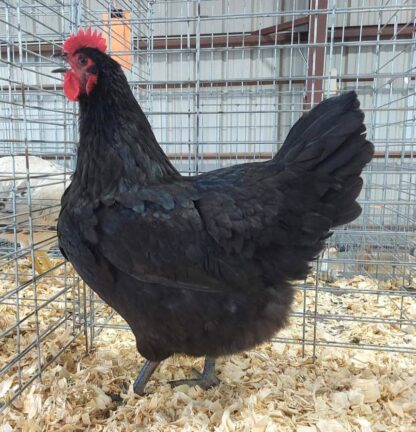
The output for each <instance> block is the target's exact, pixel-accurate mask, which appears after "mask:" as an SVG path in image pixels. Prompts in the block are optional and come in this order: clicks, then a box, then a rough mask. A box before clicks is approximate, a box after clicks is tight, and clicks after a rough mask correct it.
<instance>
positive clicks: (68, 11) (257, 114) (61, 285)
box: [0, 0, 416, 404]
mask: <svg viewBox="0 0 416 432" xmlns="http://www.w3.org/2000/svg"><path fill="white" fill-rule="evenodd" d="M4 4H5V8H4V9H3V10H1V11H0V35H1V37H0V39H1V41H0V45H1V61H0V154H1V155H2V156H4V157H3V159H4V160H5V158H6V157H10V156H12V157H11V158H10V161H11V162H10V165H9V166H10V168H9V169H8V170H7V171H2V172H1V177H0V183H1V184H6V183H8V184H9V186H8V188H5V192H1V193H2V196H1V199H2V201H1V202H0V206H1V208H0V210H1V212H0V217H1V221H0V239H2V240H1V243H0V246H1V250H0V260H1V261H0V271H1V278H0V283H1V290H0V307H1V308H2V309H1V313H2V318H0V324H1V325H0V338H1V340H2V341H5V342H4V343H5V345H4V346H6V349H7V357H6V361H5V362H4V364H2V365H1V369H0V374H1V375H0V376H1V379H4V380H10V389H9V390H8V392H7V393H5V395H4V397H3V400H0V403H2V404H5V403H7V402H10V400H12V399H13V397H15V396H16V395H17V394H18V393H19V392H20V391H21V390H22V389H23V388H24V387H25V386H27V385H28V384H29V383H30V382H31V381H32V380H33V379H35V378H36V377H37V376H39V375H40V373H41V371H42V369H43V368H44V367H46V366H47V365H48V364H49V363H50V362H51V361H52V360H53V359H54V358H56V357H57V356H58V355H59V354H60V353H61V352H62V350H63V349H65V347H66V346H67V345H68V344H69V343H70V342H71V341H72V340H73V339H74V338H75V337H77V336H78V335H79V334H80V333H82V332H83V333H84V334H86V336H87V335H88V337H89V340H90V341H92V340H93V339H94V338H95V337H97V336H98V333H99V331H100V330H101V329H103V328H105V327H117V328H121V329H124V328H127V326H126V325H124V324H122V323H120V320H119V319H117V320H114V319H113V317H114V313H113V312H112V311H111V310H110V309H109V308H108V307H107V306H105V305H104V304H103V303H102V302H101V301H100V300H99V299H98V298H97V297H96V296H95V295H94V294H93V293H91V292H88V293H86V292H85V291H84V289H83V286H82V285H80V282H79V280H78V278H77V276H76V275H74V274H73V273H72V271H71V270H70V269H69V266H67V265H64V264H62V261H59V260H58V261H54V264H55V266H54V267H52V269H51V270H47V269H45V266H43V267H42V264H41V265H40V267H39V268H36V265H37V264H36V263H37V259H38V258H39V259H40V260H41V261H42V257H39V254H38V252H43V253H46V252H47V253H48V256H47V258H49V259H50V258H51V257H52V256H54V255H55V256H59V253H58V252H57V251H56V250H54V248H53V246H54V244H55V243H56V242H55V234H56V233H55V231H54V229H53V228H51V227H52V226H53V223H51V220H53V217H51V218H49V219H48V221H46V222H45V220H44V219H42V218H41V215H42V213H45V212H46V210H48V211H49V213H50V214H53V215H54V216H55V218H56V216H57V213H58V211H59V200H56V198H57V195H59V194H61V193H62V190H63V187H65V186H66V185H67V184H68V182H69V181H70V179H69V177H68V175H67V174H68V173H70V172H71V170H72V169H73V167H74V161H75V154H76V143H77V130H76V129H77V112H76V104H71V103H69V102H67V101H66V99H65V98H64V97H63V94H62V85H61V79H60V78H56V77H54V76H52V75H51V74H50V71H51V69H52V68H53V67H56V65H55V62H54V60H53V58H52V57H51V56H52V55H53V53H54V52H55V51H56V50H57V49H59V47H60V45H61V43H62V41H63V40H64V39H65V38H66V37H67V36H68V35H69V34H70V32H72V31H74V30H75V29H76V28H78V27H79V26H83V27H85V26H92V27H94V28H98V29H99V30H101V31H102V32H103V34H104V36H105V38H106V39H107V45H108V47H109V52H110V54H111V55H112V56H114V57H115V58H116V59H117V60H118V61H119V62H120V63H121V64H122V66H123V68H124V71H125V73H126V75H127V77H128V80H129V83H130V85H131V88H132V90H133V92H134V94H135V96H136V97H137V99H138V101H139V103H140V105H141V106H142V108H143V109H144V111H145V113H146V114H147V116H148V118H149V120H150V122H151V124H152V126H153V130H154V132H155V134H156V137H157V139H158V140H159V142H160V144H161V146H162V148H163V149H164V150H165V152H166V153H167V154H168V156H169V157H170V159H171V160H172V161H173V163H174V164H175V165H176V167H177V168H178V169H179V170H180V172H181V173H182V174H183V175H195V174H199V173H202V172H206V171H209V170H212V169H215V168H220V167H224V166H228V165H231V164H235V163H241V162H249V161H264V160H267V159H269V158H271V157H273V155H274V154H276V152H277V151H278V149H279V148H280V146H281V145H282V143H283V141H284V139H285V137H286V135H287V133H288V132H289V130H290V127H291V126H292V125H293V124H294V123H295V121H296V120H297V119H298V118H299V117H300V115H301V114H302V113H303V112H304V111H305V110H308V109H310V108H311V107H312V106H314V105H316V104H317V103H319V102H320V101H321V100H322V99H324V98H326V97H329V96H332V95H336V94H339V93H340V92H345V91H348V90H352V89H354V90H356V91H357V93H358V94H359V98H360V100H361V107H362V109H363V110H364V112H365V115H366V124H367V129H368V130H367V134H368V137H369V139H370V140H371V141H373V142H374V144H375V146H376V155H375V159H374V161H373V163H372V164H371V165H370V166H369V167H368V168H367V170H366V172H365V173H364V182H365V186H364V189H363V192H362V195H361V197H360V202H361V205H362V207H363V213H362V215H361V216H360V218H358V219H357V220H356V221H354V222H353V223H352V224H350V225H349V226H346V227H343V228H341V229H338V230H336V231H335V233H334V235H333V236H332V237H331V238H330V239H329V241H328V248H327V249H326V251H325V252H324V254H323V255H322V257H321V258H320V259H319V260H318V262H317V264H316V265H315V266H314V268H313V271H312V272H311V275H310V276H309V277H308V279H307V280H306V281H298V282H297V283H296V286H297V287H299V290H298V294H297V297H296V301H295V306H294V311H293V317H292V321H291V323H292V325H291V330H290V331H289V330H288V331H286V330H285V331H283V332H281V333H279V334H278V335H277V337H276V341H280V342H284V343H298V344H303V346H304V347H305V349H306V348H307V347H308V346H312V347H313V350H314V351H315V349H316V348H317V347H320V346H340V347H341V346H343V347H360V348H368V349H384V350H391V351H401V352H405V351H406V352H411V353H416V342H415V339H414V338H412V337H410V336H411V335H412V332H414V328H415V325H416V296H415V293H416V291H415V270H416V264H415V263H416V258H415V243H416V236H415V221H416V213H415V210H416V208H415V195H416V170H415V168H416V165H415V161H414V153H415V152H414V150H415V149H414V146H415V142H416V141H415V138H416V121H415V116H414V106H415V102H416V101H415V94H416V93H415V79H414V70H415V67H416V59H415V46H416V44H415V42H416V41H415V30H416V23H415V21H416V15H415V10H416V9H415V8H416V2H415V1H414V0H408V1H398V0H371V1H368V2H361V1H358V0H348V1H347V0H311V1H308V0H294V1H280V0H260V1H257V2H253V1H251V0H242V1H238V2H237V1H232V0H229V1H220V0H169V1H166V0H164V1H158V0H156V1H155V0H152V1H135V2H131V1H123V0H118V1H107V0H83V1H75V0H71V1H65V2H56V1H49V0H42V1H40V0H17V1H13V2H12V1H6V2H4ZM39 157H40V158H41V161H43V162H40V164H37V163H36V162H35V161H38V162H39V160H38V159H33V158H39ZM21 158H23V159H21ZM1 160H2V159H0V163H1ZM45 163H48V164H51V163H53V165H45ZM19 164H20V165H19ZM55 186H57V188H55ZM56 189H58V190H56ZM45 191H54V192H53V193H54V194H55V195H53V197H52V198H51V197H50V194H49V193H48V192H45ZM50 193H52V192H50ZM40 233H42V235H40ZM43 234H44V235H43ZM23 235H26V237H24V236H23ZM25 257H29V258H30V261H29V260H27V259H26V258H25ZM43 257H45V255H43ZM84 296H85V297H86V296H88V301H84ZM87 329H88V330H89V331H88V332H87ZM293 329H295V331H293ZM68 332H69V333H68ZM45 346H46V348H45ZM50 347H52V349H50ZM16 377H17V378H16Z"/></svg>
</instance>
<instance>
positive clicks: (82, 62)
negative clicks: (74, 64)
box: [78, 56, 87, 66]
mask: <svg viewBox="0 0 416 432" xmlns="http://www.w3.org/2000/svg"><path fill="white" fill-rule="evenodd" d="M78 64H79V65H80V66H85V65H86V64H87V57H84V56H79V57H78Z"/></svg>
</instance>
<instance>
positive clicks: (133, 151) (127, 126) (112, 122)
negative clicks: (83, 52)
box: [74, 59, 179, 198]
mask: <svg viewBox="0 0 416 432" xmlns="http://www.w3.org/2000/svg"><path fill="white" fill-rule="evenodd" d="M109 60H111V59H109ZM101 66H102V67H101V69H100V68H99V71H100V72H99V75H98V80H97V85H96V87H95V88H94V90H93V91H92V92H91V94H90V95H88V96H87V95H83V96H81V97H80V100H79V102H80V145H79V150H78V162H77V168H76V172H75V175H74V182H76V183H78V186H79V187H80V188H81V189H82V191H83V192H84V193H87V195H88V196H89V197H90V198H102V197H111V196H114V194H117V193H118V192H122V191H123V190H126V189H128V188H130V187H132V186H134V185H139V186H140V185H146V184H154V183H158V182H165V181H169V180H171V179H172V178H176V177H178V176H179V173H178V172H177V171H176V169H175V168H174V167H173V165H172V164H171V163H170V161H169V160H168V158H167V156H166V155H165V153H164V152H163V151H162V149H161V148H160V146H159V144H158V143H157V141H156V138H155V136H154V134H153V131H152V129H151V126H150V124H149V122H148V120H147V118H146V116H145V115H144V113H143V111H142V110H141V108H140V106H139V104H138V103H137V101H136V99H135V98H134V96H133V93H132V92H131V90H130V87H129V85H128V82H127V79H126V77H125V75H124V73H123V72H122V70H121V68H120V67H119V66H118V65H117V64H116V63H115V62H114V61H113V60H111V63H109V64H107V65H104V66H107V67H104V66H103V65H101Z"/></svg>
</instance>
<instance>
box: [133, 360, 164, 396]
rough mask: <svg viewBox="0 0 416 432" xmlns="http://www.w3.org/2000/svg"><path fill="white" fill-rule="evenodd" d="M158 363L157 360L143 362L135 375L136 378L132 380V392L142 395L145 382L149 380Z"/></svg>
mask: <svg viewBox="0 0 416 432" xmlns="http://www.w3.org/2000/svg"><path fill="white" fill-rule="evenodd" d="M159 364H160V362H158V361H150V360H146V361H145V362H144V365H143V367H142V369H141V370H140V372H139V375H137V378H136V379H135V380H134V384H133V390H134V393H136V394H138V395H140V396H143V395H144V388H145V387H146V384H147V382H148V381H149V379H150V377H151V376H152V374H153V372H154V371H155V370H156V368H157V367H158V366H159Z"/></svg>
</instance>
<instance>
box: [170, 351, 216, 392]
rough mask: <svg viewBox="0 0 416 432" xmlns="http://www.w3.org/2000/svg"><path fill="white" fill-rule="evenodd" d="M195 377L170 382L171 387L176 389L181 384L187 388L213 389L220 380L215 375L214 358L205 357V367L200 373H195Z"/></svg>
mask: <svg viewBox="0 0 416 432" xmlns="http://www.w3.org/2000/svg"><path fill="white" fill-rule="evenodd" d="M196 373H197V377H196V378H193V379H182V380H177V381H170V383H169V384H170V385H171V386H172V387H176V386H179V385H182V384H186V385H189V386H196V385H198V386H199V387H201V388H203V389H204V390H207V389H209V388H211V387H215V386H217V385H218V384H219V383H220V380H219V379H218V378H217V376H216V375H215V358H212V357H205V365H204V370H203V371H202V373H199V372H198V371H196Z"/></svg>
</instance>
